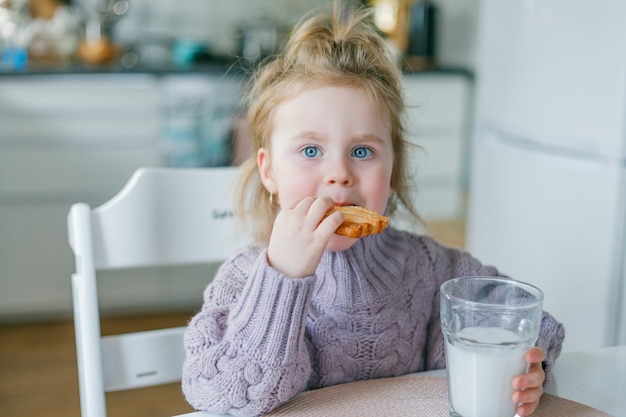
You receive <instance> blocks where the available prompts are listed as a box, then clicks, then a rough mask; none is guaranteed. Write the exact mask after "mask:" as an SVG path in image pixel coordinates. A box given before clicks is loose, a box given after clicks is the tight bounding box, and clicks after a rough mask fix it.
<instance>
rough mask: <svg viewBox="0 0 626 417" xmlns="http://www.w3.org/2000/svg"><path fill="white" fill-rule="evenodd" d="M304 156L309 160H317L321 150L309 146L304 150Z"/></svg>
mask: <svg viewBox="0 0 626 417" xmlns="http://www.w3.org/2000/svg"><path fill="white" fill-rule="evenodd" d="M302 154H303V155H304V156H306V157H307V158H315V157H316V156H318V155H319V154H320V150H319V148H318V147H317V146H307V147H305V148H304V149H303V150H302Z"/></svg>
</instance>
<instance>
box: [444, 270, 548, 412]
mask: <svg viewBox="0 0 626 417" xmlns="http://www.w3.org/2000/svg"><path fill="white" fill-rule="evenodd" d="M542 306H543V292H542V291H541V290H540V289H539V288H537V287H535V286H533V285H530V284H527V283H524V282H520V281H515V280H512V279H508V278H498V277H461V278H455V279H452V280H449V281H447V282H445V283H443V284H442V286H441V330H442V332H443V335H444V339H445V344H446V368H447V373H448V397H449V402H450V416H452V417H513V416H514V415H515V410H516V408H517V404H515V403H514V402H513V400H512V395H513V391H514V389H513V387H512V385H511V384H512V382H513V378H514V377H515V376H516V375H520V374H523V373H524V372H526V371H527V370H528V365H527V363H526V362H525V361H524V354H525V353H526V351H528V350H529V349H530V348H531V347H533V346H534V345H535V342H536V341H537V337H538V335H539V328H540V326H541V315H542Z"/></svg>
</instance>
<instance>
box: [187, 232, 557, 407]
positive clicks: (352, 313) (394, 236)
mask: <svg viewBox="0 0 626 417" xmlns="http://www.w3.org/2000/svg"><path fill="white" fill-rule="evenodd" d="M468 275H491V276H497V275H499V274H498V271H497V270H496V269H495V268H493V267H489V266H483V265H482V264H481V263H480V262H478V261H477V260H476V259H474V258H473V257H471V256H470V255H469V254H467V253H466V252H462V251H459V250H456V249H451V248H447V247H445V246H442V245H440V244H438V243H437V242H435V241H434V240H433V239H431V238H429V237H425V236H417V235H414V234H410V233H407V232H401V231H398V230H395V229H393V228H388V229H387V230H385V231H384V232H383V233H381V234H379V235H372V236H369V237H367V238H364V239H360V240H359V241H358V242H357V243H356V244H355V245H354V246H353V247H351V248H350V249H348V250H346V251H344V252H326V253H324V256H323V258H322V261H321V262H320V265H319V266H318V268H317V271H316V273H315V275H314V276H310V277H306V278H303V279H290V278H288V277H286V276H284V275H282V274H280V273H279V272H278V271H276V270H275V269H273V268H271V267H270V266H269V265H268V263H267V253H266V249H265V248H262V247H258V246H250V247H247V248H244V249H243V250H241V251H240V252H238V253H235V254H234V255H233V256H232V257H231V258H230V259H229V260H227V261H226V262H225V263H224V264H223V265H222V267H221V268H220V270H219V271H218V274H217V276H216V277H215V279H214V281H213V282H212V283H211V284H210V285H209V286H208V287H207V289H206V291H205V293H204V304H203V307H202V310H201V311H200V312H199V313H198V314H197V315H196V316H195V317H194V318H193V319H192V320H191V321H190V323H189V326H188V329H187V332H186V335H185V348H186V351H187V359H186V361H185V365H184V370H183V391H184V393H185V396H186V398H187V401H189V403H190V404H191V405H192V406H194V407H195V408H197V409H200V410H208V411H212V412H215V413H231V414H233V415H259V414H262V413H265V412H268V411H270V410H272V409H274V408H276V407H277V406H279V405H280V404H282V403H283V402H285V401H287V400H289V399H290V398H291V397H293V396H294V395H295V394H297V393H298V392H300V391H302V390H304V389H307V388H320V387H324V386H329V385H334V384H339V383H343V382H349V381H355V380H363V379H371V378H380V377H388V376H394V375H402V374H406V373H411V372H418V371H424V370H430V369H439V368H443V367H445V351H444V342H443V336H442V334H441V328H440V321H439V287H440V285H441V283H443V282H444V281H446V280H448V279H451V278H454V277H458V276H468ZM563 337H564V336H563V328H562V325H561V324H559V323H558V322H556V321H555V320H554V318H552V317H551V316H550V315H548V314H547V313H546V314H544V319H543V322H542V332H541V335H540V341H539V343H538V344H539V346H541V347H542V348H543V349H544V350H545V351H546V354H547V360H546V370H547V372H549V370H550V366H551V364H552V363H553V362H554V359H556V357H557V356H558V354H559V352H560V349H561V345H562V341H563Z"/></svg>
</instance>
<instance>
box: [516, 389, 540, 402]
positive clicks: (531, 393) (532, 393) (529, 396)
mask: <svg viewBox="0 0 626 417" xmlns="http://www.w3.org/2000/svg"><path fill="white" fill-rule="evenodd" d="M542 395H543V387H535V388H527V389H525V390H523V391H515V392H514V393H513V396H512V400H513V402H515V403H533V402H538V401H539V399H540V398H541V396H542Z"/></svg>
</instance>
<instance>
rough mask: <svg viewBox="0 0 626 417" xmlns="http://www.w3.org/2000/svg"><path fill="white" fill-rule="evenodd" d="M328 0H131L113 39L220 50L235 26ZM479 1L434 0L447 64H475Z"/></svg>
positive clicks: (293, 16) (231, 45) (232, 43)
mask: <svg viewBox="0 0 626 417" xmlns="http://www.w3.org/2000/svg"><path fill="white" fill-rule="evenodd" d="M329 1H331V0H256V1H251V0H229V1H220V0H176V1H172V0H133V1H132V2H131V8H130V10H129V12H128V13H127V14H126V15H125V16H124V17H123V18H122V19H121V20H120V21H119V23H118V25H117V28H116V34H117V37H118V39H120V40H123V41H126V42H133V41H137V40H141V39H151V40H153V41H154V40H155V39H159V38H160V39H169V40H173V39H176V38H191V39H194V40H197V41H201V42H203V43H207V44H209V45H210V46H211V48H212V50H213V51H215V52H220V53H232V52H235V51H236V48H237V39H236V36H235V34H236V29H237V26H238V25H241V24H245V23H250V22H255V21H257V20H259V19H269V20H272V21H275V22H276V23H278V24H279V25H283V26H291V25H292V24H293V23H295V22H296V21H298V19H300V18H301V17H302V16H303V15H304V14H305V13H306V12H307V11H309V10H310V9H312V8H314V7H315V6H318V5H324V4H327V3H328V2H329ZM479 1H480V0H462V1H460V0H433V3H434V4H435V5H436V6H437V8H438V11H439V17H438V27H439V29H438V55H439V56H438V59H439V62H440V64H442V65H446V66H462V67H467V68H469V69H473V68H474V49H475V48H474V45H475V36H474V33H475V28H476V23H477V15H478V4H479Z"/></svg>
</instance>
